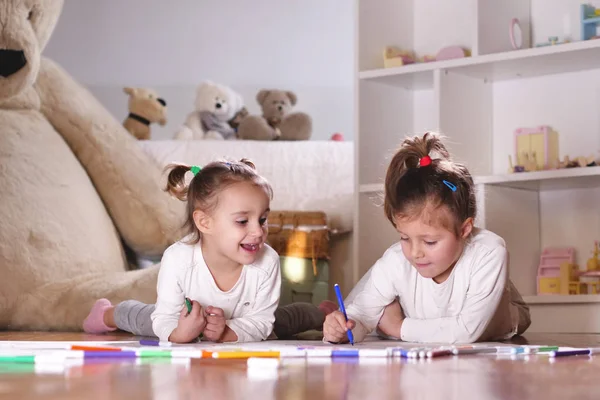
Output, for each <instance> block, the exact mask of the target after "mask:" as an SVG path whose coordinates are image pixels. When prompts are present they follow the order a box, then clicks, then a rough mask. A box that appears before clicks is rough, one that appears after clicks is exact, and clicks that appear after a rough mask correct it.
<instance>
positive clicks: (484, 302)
mask: <svg viewBox="0 0 600 400" xmlns="http://www.w3.org/2000/svg"><path fill="white" fill-rule="evenodd" d="M507 259H508V257H507V251H506V247H505V243H504V240H503V239H502V238H501V237H500V236H498V235H496V234H494V233H492V232H490V231H486V230H482V229H478V228H475V229H474V230H473V234H472V236H471V238H470V239H469V241H468V242H467V244H466V245H465V249H464V251H463V253H462V255H461V257H460V259H459V260H458V261H457V263H456V265H455V267H454V269H453V270H452V272H451V274H450V276H449V277H448V279H447V280H446V281H444V282H442V283H441V284H438V283H436V282H435V281H434V280H433V279H431V278H423V277H422V276H421V275H419V273H418V272H417V270H416V269H415V268H414V267H413V266H412V265H411V264H410V263H409V262H408V260H407V259H406V258H405V257H404V254H403V253H402V247H401V245H400V243H396V244H394V245H392V246H391V247H390V248H389V249H388V250H386V252H385V253H384V254H383V256H382V257H381V258H380V259H379V260H378V261H377V262H376V263H375V264H374V265H373V267H371V269H370V270H369V271H368V272H367V273H366V274H365V276H363V278H362V279H361V280H360V281H359V282H358V284H357V285H356V287H355V288H354V289H353V290H352V292H351V293H350V295H349V296H348V299H347V300H346V301H345V302H346V311H347V314H348V318H350V319H354V320H355V321H356V322H357V327H356V328H355V329H353V331H352V332H353V334H354V338H355V340H356V341H361V340H363V339H364V337H365V335H367V334H368V333H370V332H372V331H373V330H374V329H375V328H376V326H377V323H378V321H379V319H380V318H381V316H382V314H383V309H384V307H385V306H386V305H387V304H389V303H391V302H392V301H393V300H394V299H395V298H396V297H397V296H398V297H399V299H400V305H401V306H402V309H403V310H404V313H405V317H406V319H405V320H404V322H403V324H402V328H401V332H399V334H398V335H395V336H398V337H400V338H401V339H402V340H404V341H407V342H427V343H471V342H475V341H477V340H481V339H483V338H485V339H486V340H491V339H502V338H509V337H511V336H513V335H514V334H516V331H517V326H518V310H517V308H516V306H515V305H513V304H512V302H511V298H510V297H511V290H510V285H509V282H510V281H509V280H508V260H507ZM486 328H487V329H486Z"/></svg>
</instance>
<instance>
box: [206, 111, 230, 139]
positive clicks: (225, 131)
mask: <svg viewBox="0 0 600 400" xmlns="http://www.w3.org/2000/svg"><path fill="white" fill-rule="evenodd" d="M199 114H200V119H201V122H202V130H203V131H204V132H205V133H206V132H210V131H213V132H218V133H220V134H221V135H222V136H223V137H224V138H228V137H229V136H231V135H233V134H235V130H234V129H233V128H232V127H231V126H230V125H229V124H228V123H227V122H226V121H221V120H219V119H218V118H217V117H216V116H215V115H214V114H212V113H210V112H208V111H203V112H200V113H199Z"/></svg>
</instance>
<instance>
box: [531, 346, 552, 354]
mask: <svg viewBox="0 0 600 400" xmlns="http://www.w3.org/2000/svg"><path fill="white" fill-rule="evenodd" d="M527 350H529V351H525V353H526V354H528V353H529V354H535V353H549V352H551V351H557V350H558V346H541V347H533V348H532V347H529V348H527Z"/></svg>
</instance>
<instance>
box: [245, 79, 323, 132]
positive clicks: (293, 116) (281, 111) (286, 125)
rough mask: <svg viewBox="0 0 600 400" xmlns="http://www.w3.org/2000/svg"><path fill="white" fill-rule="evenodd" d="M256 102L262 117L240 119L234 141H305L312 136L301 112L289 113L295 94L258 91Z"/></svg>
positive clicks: (293, 104) (308, 123) (306, 120)
mask: <svg viewBox="0 0 600 400" xmlns="http://www.w3.org/2000/svg"><path fill="white" fill-rule="evenodd" d="M256 101H257V102H258V104H260V106H261V108H262V116H258V115H249V116H247V117H245V118H244V119H242V121H241V122H240V125H239V128H238V137H239V138H240V139H243V140H308V139H310V136H311V134H312V119H311V117H310V116H309V115H308V114H306V113H303V112H291V111H292V108H293V107H294V106H295V105H296V102H297V97H296V94H295V93H293V92H290V91H283V90H266V89H265V90H261V91H260V92H258V94H257V95H256Z"/></svg>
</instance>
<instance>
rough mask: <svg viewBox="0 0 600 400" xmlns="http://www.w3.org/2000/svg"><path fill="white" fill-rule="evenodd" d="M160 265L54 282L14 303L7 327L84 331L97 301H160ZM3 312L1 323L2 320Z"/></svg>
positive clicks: (22, 296)
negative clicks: (158, 281) (103, 299)
mask: <svg viewBox="0 0 600 400" xmlns="http://www.w3.org/2000/svg"><path fill="white" fill-rule="evenodd" d="M158 270H159V266H158V265H155V266H152V267H149V268H145V269H141V270H135V271H128V272H125V271H123V272H109V273H107V272H103V273H101V274H90V273H87V274H82V275H78V276H74V277H72V278H71V279H68V280H61V281H50V282H47V283H46V284H44V285H43V286H39V287H37V288H36V289H35V290H34V291H32V292H30V293H22V294H21V295H20V296H19V301H17V302H15V303H14V307H13V308H12V309H11V312H10V314H9V315H7V316H6V317H7V320H6V321H5V322H6V325H5V326H10V327H11V329H13V330H54V331H58V330H60V331H81V330H82V325H83V320H84V319H85V317H86V316H87V314H88V313H89V312H90V310H91V308H92V305H93V304H94V302H95V301H96V300H98V299H101V298H106V299H108V300H110V301H111V303H112V304H113V305H116V304H118V303H119V302H121V301H124V300H132V299H133V300H138V301H141V302H144V303H147V304H152V303H154V302H156V281H157V276H158ZM1 317H2V316H1V315H0V323H1V322H2V321H1Z"/></svg>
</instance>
